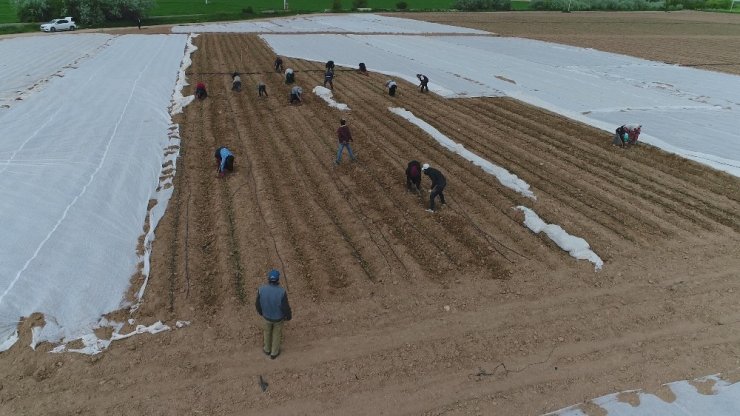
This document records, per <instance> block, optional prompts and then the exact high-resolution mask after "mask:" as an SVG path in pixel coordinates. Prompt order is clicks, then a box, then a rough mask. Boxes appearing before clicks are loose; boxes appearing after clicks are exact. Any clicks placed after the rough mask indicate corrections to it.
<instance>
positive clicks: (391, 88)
mask: <svg viewBox="0 0 740 416" xmlns="http://www.w3.org/2000/svg"><path fill="white" fill-rule="evenodd" d="M385 87H386V88H388V95H390V96H391V97H395V96H396V88H397V85H396V81H394V80H392V79H389V80H388V81H386V82H385Z"/></svg>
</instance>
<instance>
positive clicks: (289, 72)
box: [285, 68, 295, 84]
mask: <svg viewBox="0 0 740 416" xmlns="http://www.w3.org/2000/svg"><path fill="white" fill-rule="evenodd" d="M294 82H295V73H293V69H292V68H288V69H286V70H285V83H286V84H292V83H294Z"/></svg>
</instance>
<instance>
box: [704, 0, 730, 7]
mask: <svg viewBox="0 0 740 416" xmlns="http://www.w3.org/2000/svg"><path fill="white" fill-rule="evenodd" d="M730 3H731V0H707V2H706V3H705V4H704V7H706V8H707V9H729V8H730Z"/></svg>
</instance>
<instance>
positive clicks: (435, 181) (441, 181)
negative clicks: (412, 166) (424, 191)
mask: <svg viewBox="0 0 740 416" xmlns="http://www.w3.org/2000/svg"><path fill="white" fill-rule="evenodd" d="M424 174H425V175H427V176H429V179H431V180H432V189H434V188H436V187H438V186H445V185H447V180H446V179H445V175H443V174H442V172H440V171H438V170H437V169H434V168H427V170H425V171H424Z"/></svg>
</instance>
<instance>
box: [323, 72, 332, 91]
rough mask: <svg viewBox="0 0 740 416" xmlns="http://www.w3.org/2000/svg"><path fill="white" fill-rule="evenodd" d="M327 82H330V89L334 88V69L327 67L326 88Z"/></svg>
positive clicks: (325, 75) (325, 74)
mask: <svg viewBox="0 0 740 416" xmlns="http://www.w3.org/2000/svg"><path fill="white" fill-rule="evenodd" d="M326 84H329V89H330V90H332V91H333V90H334V70H332V69H327V70H326V73H324V88H326Z"/></svg>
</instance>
